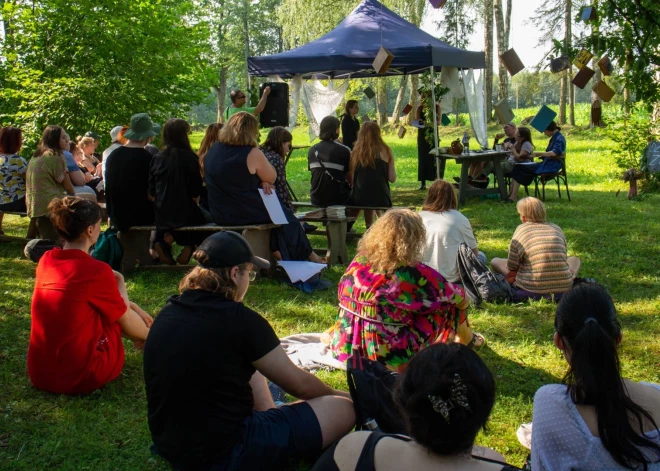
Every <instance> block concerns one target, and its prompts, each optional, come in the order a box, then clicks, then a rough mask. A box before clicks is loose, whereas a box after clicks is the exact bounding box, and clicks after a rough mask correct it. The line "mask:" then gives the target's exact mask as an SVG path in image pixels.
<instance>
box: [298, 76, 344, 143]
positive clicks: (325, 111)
mask: <svg viewBox="0 0 660 471" xmlns="http://www.w3.org/2000/svg"><path fill="white" fill-rule="evenodd" d="M346 90H348V80H344V82H343V83H342V84H341V85H340V86H339V87H336V88H335V86H334V80H330V81H329V82H328V86H327V87H325V86H323V84H322V83H321V82H319V81H318V80H317V79H316V78H313V79H312V80H309V81H307V82H303V83H302V96H301V98H302V105H303V109H304V110H305V114H306V115H307V120H308V121H309V142H312V141H313V140H314V139H315V138H317V137H318V135H319V131H320V129H319V124H320V123H321V120H322V119H323V118H325V117H326V116H336V115H337V107H338V106H339V104H340V103H341V102H342V100H343V99H344V95H345V94H346Z"/></svg>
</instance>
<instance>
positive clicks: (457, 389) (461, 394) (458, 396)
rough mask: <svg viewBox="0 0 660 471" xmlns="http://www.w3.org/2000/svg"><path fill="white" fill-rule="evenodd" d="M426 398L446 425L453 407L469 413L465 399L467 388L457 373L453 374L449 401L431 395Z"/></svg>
mask: <svg viewBox="0 0 660 471" xmlns="http://www.w3.org/2000/svg"><path fill="white" fill-rule="evenodd" d="M428 398H429V401H431V405H432V406H433V410H434V411H435V412H437V413H439V414H440V415H442V417H443V418H444V419H445V420H446V421H447V423H449V422H450V420H449V419H450V418H449V413H450V412H451V410H452V409H454V408H455V407H462V408H463V409H465V410H467V411H471V409H470V403H469V402H468V399H467V387H466V386H465V384H463V381H462V380H461V377H460V376H459V375H458V373H455V374H454V384H453V385H452V387H451V391H450V393H449V399H443V398H442V397H440V396H434V395H432V394H429V395H428Z"/></svg>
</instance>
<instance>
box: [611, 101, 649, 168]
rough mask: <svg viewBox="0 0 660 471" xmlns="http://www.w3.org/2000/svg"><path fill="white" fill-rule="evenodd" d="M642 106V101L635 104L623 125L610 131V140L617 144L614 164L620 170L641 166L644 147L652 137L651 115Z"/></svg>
mask: <svg viewBox="0 0 660 471" xmlns="http://www.w3.org/2000/svg"><path fill="white" fill-rule="evenodd" d="M643 107H644V104H643V103H638V104H635V106H634V107H633V110H632V112H631V113H630V115H629V116H627V117H626V118H625V120H624V122H623V126H621V127H620V128H619V129H618V130H614V132H613V133H612V140H613V141H614V142H616V143H617V144H619V152H618V153H617V155H616V157H615V160H616V164H617V166H618V167H619V168H620V169H622V170H628V169H631V168H641V166H642V158H643V156H644V154H645V151H646V147H647V146H648V143H649V141H651V140H652V139H653V138H654V133H653V131H652V126H651V124H652V123H651V117H650V115H649V114H648V113H646V112H644V111H645V110H644V108H643Z"/></svg>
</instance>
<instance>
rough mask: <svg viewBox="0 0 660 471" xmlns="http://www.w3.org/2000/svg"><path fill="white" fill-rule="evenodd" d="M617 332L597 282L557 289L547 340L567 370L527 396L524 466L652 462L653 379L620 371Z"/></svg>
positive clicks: (659, 449) (659, 403) (657, 411)
mask: <svg viewBox="0 0 660 471" xmlns="http://www.w3.org/2000/svg"><path fill="white" fill-rule="evenodd" d="M621 339H622V332H621V324H620V323H619V321H618V319H617V314H616V308H615V307H614V303H613V302H612V298H611V297H610V295H609V294H608V293H607V291H605V289H604V288H603V287H601V286H599V285H596V284H592V283H583V284H580V285H578V286H576V287H575V288H573V289H572V290H570V291H569V292H567V293H566V294H564V296H563V297H562V299H561V301H560V302H559V305H558V306H557V311H556V315H555V335H554V342H555V345H556V346H557V348H558V349H559V350H561V352H562V353H563V354H564V357H565V358H566V361H567V362H568V365H569V369H568V371H567V372H566V374H565V375H564V381H563V384H561V385H560V384H552V385H547V386H543V387H542V388H541V389H539V390H538V391H537V392H536V395H535V397H534V416H533V424H534V427H533V430H532V469H534V470H555V469H580V470H601V469H611V470H615V469H644V470H647V469H660V431H659V430H658V425H657V424H658V422H659V421H660V386H658V385H654V384H649V383H636V382H633V381H630V380H628V379H625V378H623V377H622V376H621V365H620V363H619V355H618V353H617V348H618V346H619V344H620V343H621Z"/></svg>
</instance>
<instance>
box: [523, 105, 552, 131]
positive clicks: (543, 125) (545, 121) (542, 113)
mask: <svg viewBox="0 0 660 471" xmlns="http://www.w3.org/2000/svg"><path fill="white" fill-rule="evenodd" d="M556 116H557V112H556V111H553V110H551V109H550V108H548V107H547V106H545V105H543V106H542V107H541V109H540V110H539V112H538V113H536V116H534V118H533V119H532V121H531V122H530V123H529V125H530V126H531V127H533V128H534V129H536V130H537V131H538V132H543V131H545V130H546V129H548V126H549V125H550V123H551V122H552V120H554V119H555V117H556Z"/></svg>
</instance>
